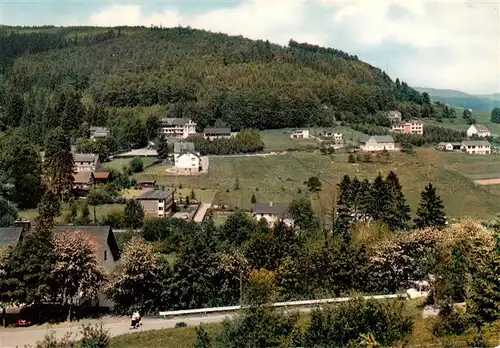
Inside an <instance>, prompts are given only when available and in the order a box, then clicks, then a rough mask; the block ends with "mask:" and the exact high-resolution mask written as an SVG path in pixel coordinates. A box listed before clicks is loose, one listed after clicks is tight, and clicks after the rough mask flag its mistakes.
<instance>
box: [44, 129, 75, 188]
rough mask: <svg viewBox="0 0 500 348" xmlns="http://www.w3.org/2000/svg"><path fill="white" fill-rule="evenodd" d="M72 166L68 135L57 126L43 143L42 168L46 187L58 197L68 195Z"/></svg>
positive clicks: (71, 180)
mask: <svg viewBox="0 0 500 348" xmlns="http://www.w3.org/2000/svg"><path fill="white" fill-rule="evenodd" d="M74 166H75V162H74V159H73V154H72V153H71V146H70V140H69V137H68V136H67V135H66V134H65V132H64V130H63V129H62V128H61V127H57V128H56V129H54V130H52V131H51V132H50V133H49V135H48V137H47V141H46V144H45V158H44V163H43V169H44V181H45V185H46V187H47V189H49V190H51V191H52V192H54V194H55V195H56V196H58V197H59V198H63V197H64V196H66V195H68V194H69V192H70V191H71V187H72V184H73V180H74V177H73V174H74Z"/></svg>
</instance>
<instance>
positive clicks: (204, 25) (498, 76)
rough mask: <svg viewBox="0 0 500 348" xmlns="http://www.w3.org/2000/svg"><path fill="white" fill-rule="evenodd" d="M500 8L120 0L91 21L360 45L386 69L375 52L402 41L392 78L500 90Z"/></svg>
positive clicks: (396, 2) (421, 0)
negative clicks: (151, 10) (199, 6)
mask: <svg viewBox="0 0 500 348" xmlns="http://www.w3.org/2000/svg"><path fill="white" fill-rule="evenodd" d="M499 7H500V4H498V3H497V4H494V3H491V2H490V3H488V2H465V1H464V0H456V1H445V0H442V1H440V2H429V1H425V0H377V1H373V0H352V1H350V2H345V1H336V0H330V1H328V0H316V1H314V2H306V1H285V0H283V1H281V0H255V1H253V2H244V3H242V4H240V5H238V6H232V7H227V8H225V7H222V8H219V9H213V10H207V11H206V12H204V13H201V14H197V15H189V14H183V13H181V12H179V11H173V10H166V11H163V12H157V13H155V14H151V15H146V14H144V11H143V10H144V8H143V7H142V5H133V4H122V5H119V4H115V5H110V6H109V7H107V8H105V9H104V10H102V11H100V12H97V13H94V14H92V15H91V16H90V18H89V20H88V22H89V24H92V25H146V26H149V25H150V24H155V25H159V24H160V23H161V24H162V25H163V26H164V27H168V26H177V25H183V26H187V25H189V26H191V27H193V28H200V29H206V30H211V31H216V32H219V31H220V32H225V33H228V34H233V35H243V36H246V37H249V38H253V39H269V40H270V41H272V42H276V43H279V44H282V45H284V44H286V43H287V42H288V40H289V39H290V38H294V39H295V40H297V41H307V42H309V43H313V44H320V45H325V46H329V45H330V46H332V45H333V46H334V47H335V48H338V49H344V50H347V47H348V48H349V49H350V50H353V52H350V53H356V54H358V55H359V56H360V58H361V59H363V58H364V57H366V58H367V59H368V60H369V61H370V62H371V63H374V64H379V65H381V67H382V68H384V67H385V66H384V65H385V64H384V63H385V62H380V61H371V60H370V52H372V51H374V50H380V48H381V47H383V46H384V45H386V44H398V45H399V46H398V47H402V48H403V47H407V50H411V52H412V54H411V55H409V54H408V52H407V51H406V50H402V51H400V52H396V53H394V52H391V53H390V54H389V53H388V55H387V57H386V59H387V61H388V62H390V65H391V69H389V73H390V74H391V75H392V76H393V77H395V76H399V77H400V78H402V79H404V80H406V81H408V83H410V84H411V85H421V86H429V87H436V88H452V89H460V90H464V91H466V92H470V93H492V92H499V91H500V71H499V70H500V27H499V21H500V20H499V18H500V14H499ZM318 10H319V11H318ZM315 11H316V12H315ZM320 17H325V18H326V20H325V19H322V18H320ZM339 33H341V34H342V35H339Z"/></svg>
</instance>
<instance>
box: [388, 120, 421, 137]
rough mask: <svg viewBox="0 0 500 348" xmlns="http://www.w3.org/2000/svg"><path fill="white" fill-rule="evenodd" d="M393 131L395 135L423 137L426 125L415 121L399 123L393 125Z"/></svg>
mask: <svg viewBox="0 0 500 348" xmlns="http://www.w3.org/2000/svg"><path fill="white" fill-rule="evenodd" d="M391 131H392V132H393V133H401V134H416V135H423V134H424V124H423V123H422V122H420V121H415V120H413V121H403V122H397V123H395V124H393V125H392V129H391Z"/></svg>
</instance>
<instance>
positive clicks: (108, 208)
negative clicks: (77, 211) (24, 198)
mask: <svg viewBox="0 0 500 348" xmlns="http://www.w3.org/2000/svg"><path fill="white" fill-rule="evenodd" d="M124 207H125V205H124V204H104V205H100V206H97V207H96V209H95V212H96V218H97V220H101V219H102V218H103V217H104V216H106V215H108V214H109V213H111V212H113V211H123V209H124ZM68 209H69V205H68V204H66V203H63V204H62V205H61V215H60V216H58V217H57V218H56V223H57V224H64V223H66V222H65V221H64V216H65V215H66V214H67V213H68ZM89 210H90V219H91V220H93V219H94V210H93V207H92V206H90V207H89ZM37 216H38V211H37V210H36V209H29V210H21V211H20V212H19V217H20V218H21V219H22V220H28V221H33V220H34V219H35V218H36V217H37Z"/></svg>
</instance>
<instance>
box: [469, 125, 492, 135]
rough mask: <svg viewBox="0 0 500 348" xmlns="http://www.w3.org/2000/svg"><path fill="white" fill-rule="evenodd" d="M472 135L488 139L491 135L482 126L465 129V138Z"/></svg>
mask: <svg viewBox="0 0 500 348" xmlns="http://www.w3.org/2000/svg"><path fill="white" fill-rule="evenodd" d="M473 135H477V136H478V137H480V138H484V137H489V136H490V135H491V132H490V130H489V129H488V128H487V127H486V126H484V125H482V124H473V125H471V126H470V127H469V129H467V137H468V138H470V137H472V136H473Z"/></svg>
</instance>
